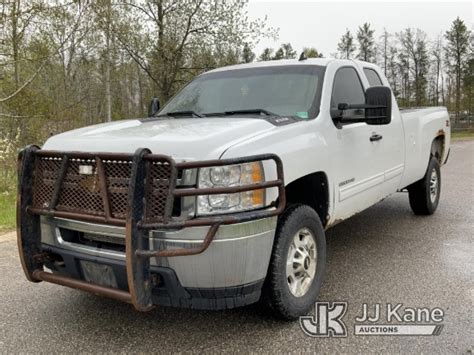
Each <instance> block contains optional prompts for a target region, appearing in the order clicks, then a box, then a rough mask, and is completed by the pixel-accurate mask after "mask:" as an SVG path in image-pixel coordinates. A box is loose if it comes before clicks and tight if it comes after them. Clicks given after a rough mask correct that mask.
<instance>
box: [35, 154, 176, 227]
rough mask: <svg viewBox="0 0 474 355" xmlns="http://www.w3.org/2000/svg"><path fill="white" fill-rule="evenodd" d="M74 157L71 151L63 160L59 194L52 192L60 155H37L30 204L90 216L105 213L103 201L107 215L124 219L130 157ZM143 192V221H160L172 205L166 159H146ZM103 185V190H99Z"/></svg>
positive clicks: (169, 170) (56, 179)
mask: <svg viewBox="0 0 474 355" xmlns="http://www.w3.org/2000/svg"><path fill="white" fill-rule="evenodd" d="M99 159H100V158H99V157H95V158H94V157H91V158H77V157H74V155H73V154H71V156H70V157H69V159H68V160H67V162H66V163H67V168H66V171H65V174H64V177H63V179H62V182H60V183H59V194H58V198H57V201H54V194H55V193H54V192H55V189H56V188H57V187H56V186H55V185H56V184H57V181H58V179H60V178H61V176H60V175H61V166H62V164H63V162H64V158H63V157H48V156H38V157H37V159H36V163H35V174H34V187H33V207H34V208H38V209H42V210H48V209H50V208H52V209H54V210H56V211H61V212H70V213H78V214H86V215H92V216H99V217H104V216H106V210H105V204H104V200H105V201H107V199H108V202H109V206H110V217H112V218H115V219H125V218H126V214H127V204H128V189H129V186H130V177H131V174H132V158H131V157H130V158H129V159H127V158H120V159H100V160H99ZM100 163H102V166H103V172H104V174H103V175H104V176H105V184H104V182H102V181H101V180H100V179H101V174H100V171H99V170H100V167H99V164H100ZM145 164H146V178H145V181H143V183H144V184H145V185H144V187H145V195H144V220H146V221H147V222H158V223H159V222H162V221H163V219H164V217H165V216H166V215H167V214H170V213H171V211H172V207H173V199H172V198H170V189H171V188H172V187H173V186H174V182H173V181H171V180H172V172H173V166H172V165H171V163H170V162H169V161H168V160H166V159H159V158H157V159H150V160H147V161H146V163H145ZM102 186H105V189H106V191H105V192H106V193H104V191H102Z"/></svg>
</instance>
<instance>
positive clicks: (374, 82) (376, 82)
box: [364, 68, 383, 86]
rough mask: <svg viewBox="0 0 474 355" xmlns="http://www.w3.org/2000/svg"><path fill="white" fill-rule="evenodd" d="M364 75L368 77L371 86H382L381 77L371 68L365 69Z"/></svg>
mask: <svg viewBox="0 0 474 355" xmlns="http://www.w3.org/2000/svg"><path fill="white" fill-rule="evenodd" d="M364 74H365V76H366V77H367V80H368V82H369V84H370V86H382V85H383V84H382V80H380V76H379V75H378V74H377V72H376V71H375V70H373V69H370V68H364Z"/></svg>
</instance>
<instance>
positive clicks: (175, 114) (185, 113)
mask: <svg viewBox="0 0 474 355" xmlns="http://www.w3.org/2000/svg"><path fill="white" fill-rule="evenodd" d="M164 116H169V117H179V116H191V117H202V115H201V114H199V113H197V112H195V111H192V110H188V111H174V112H167V113H164V114H162V115H158V116H156V117H164Z"/></svg>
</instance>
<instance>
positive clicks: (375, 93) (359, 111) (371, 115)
mask: <svg viewBox="0 0 474 355" xmlns="http://www.w3.org/2000/svg"><path fill="white" fill-rule="evenodd" d="M349 110H350V111H349ZM363 110H364V111H365V112H364V111H363ZM345 112H346V113H348V114H349V115H345V114H344V113H345ZM331 116H332V118H333V119H336V120H337V123H338V124H339V123H356V122H365V123H367V124H369V125H384V124H389V123H390V121H391V120H392V92H391V91H390V88H388V87H386V86H372V87H370V88H368V89H367V90H366V91H365V104H347V103H339V104H338V105H337V110H335V109H332V110H331Z"/></svg>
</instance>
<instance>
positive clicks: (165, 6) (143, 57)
mask: <svg viewBox="0 0 474 355" xmlns="http://www.w3.org/2000/svg"><path fill="white" fill-rule="evenodd" d="M120 4H121V6H123V7H125V9H126V11H128V16H127V17H124V18H123V20H122V21H121V23H119V24H117V26H116V31H115V34H116V35H117V38H118V40H119V41H120V44H121V45H122V46H123V48H125V49H126V50H127V52H128V54H129V55H130V56H131V58H132V59H133V60H134V61H136V62H137V63H138V64H139V65H140V67H141V68H142V69H143V70H144V71H145V73H146V74H147V75H148V76H149V77H150V79H151V80H152V81H153V82H154V84H155V87H156V88H157V90H158V92H159V94H160V97H161V99H162V100H163V101H167V100H168V99H169V98H170V97H171V96H172V95H173V94H174V93H175V92H176V91H177V90H178V88H180V87H181V86H182V85H183V82H185V81H187V80H189V79H190V78H192V77H193V76H194V75H196V74H198V73H199V72H202V70H203V69H202V68H192V67H190V66H189V63H190V62H191V61H192V58H193V56H194V55H195V53H197V52H198V48H200V47H203V46H205V47H207V48H211V49H214V50H216V51H217V50H218V49H219V47H220V48H227V47H234V48H235V47H241V46H243V45H244V43H245V42H247V41H249V40H250V41H253V40H255V39H257V38H262V37H266V36H273V35H274V30H273V29H271V28H267V27H266V23H265V20H264V19H263V20H262V19H256V20H249V19H248V16H246V10H245V7H246V5H247V2H246V1H241V0H229V1H204V0H197V1H179V2H178V1H164V0H153V1H146V0H141V1H134V2H123V3H122V2H121V3H120ZM144 19H145V21H144ZM130 23H135V24H137V28H138V31H135V32H131V31H129V30H128V29H129V27H130ZM150 33H152V34H153V35H152V36H150ZM137 37H138V38H137ZM144 37H145V38H147V42H149V44H150V45H149V46H148V48H146V49H145V51H144V52H143V51H141V50H142V49H143V48H136V47H135V46H134V43H136V42H139V41H140V39H141V38H144ZM219 52H220V53H225V55H228V54H229V51H227V50H225V51H222V50H219Z"/></svg>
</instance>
